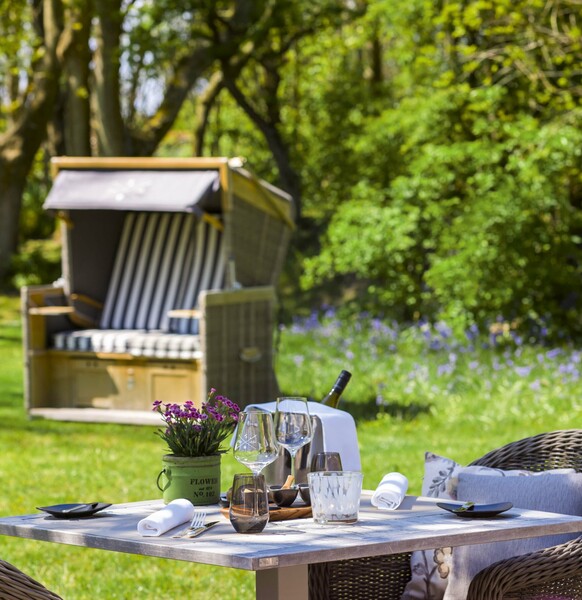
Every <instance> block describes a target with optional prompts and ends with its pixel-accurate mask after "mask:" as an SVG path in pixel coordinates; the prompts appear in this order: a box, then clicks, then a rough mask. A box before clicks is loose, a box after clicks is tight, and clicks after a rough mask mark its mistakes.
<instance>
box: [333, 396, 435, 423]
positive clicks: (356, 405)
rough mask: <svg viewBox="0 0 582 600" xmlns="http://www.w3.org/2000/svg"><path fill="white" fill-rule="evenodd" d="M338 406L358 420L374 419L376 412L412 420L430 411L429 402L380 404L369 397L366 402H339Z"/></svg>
mask: <svg viewBox="0 0 582 600" xmlns="http://www.w3.org/2000/svg"><path fill="white" fill-rule="evenodd" d="M339 408H340V409H341V410H345V411H346V412H348V413H350V414H351V415H352V417H354V419H355V420H356V422H358V421H374V420H375V419H376V417H377V415H378V414H385V415H389V416H391V417H394V418H396V419H401V420H403V421H412V420H413V419H415V418H416V417H418V416H419V415H422V414H427V413H429V412H430V409H431V405H430V404H422V403H421V402H411V403H409V404H401V403H399V402H386V403H385V404H383V405H382V406H380V407H379V406H377V405H376V399H375V398H373V399H370V400H369V401H368V402H349V401H343V402H340V405H339Z"/></svg>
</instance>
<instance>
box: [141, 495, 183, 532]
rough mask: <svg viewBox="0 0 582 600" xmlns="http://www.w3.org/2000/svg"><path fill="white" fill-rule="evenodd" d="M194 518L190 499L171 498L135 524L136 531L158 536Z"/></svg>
mask: <svg viewBox="0 0 582 600" xmlns="http://www.w3.org/2000/svg"><path fill="white" fill-rule="evenodd" d="M193 518H194V505H193V504H192V502H190V500H186V499H185V498H180V499H178V500H172V501H171V502H170V503H169V504H168V505H167V506H164V508H162V509H160V510H158V511H156V512H155V513H152V514H151V515H150V516H149V517H146V518H145V519H142V520H141V521H140V522H139V523H138V524H137V532H138V533H139V534H140V535H143V536H158V535H162V533H165V532H166V531H169V530H170V529H173V528H174V527H178V525H181V524H182V523H186V522H189V521H191V520H192V519H193Z"/></svg>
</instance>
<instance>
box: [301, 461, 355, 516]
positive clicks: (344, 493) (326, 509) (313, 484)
mask: <svg viewBox="0 0 582 600" xmlns="http://www.w3.org/2000/svg"><path fill="white" fill-rule="evenodd" d="M307 477H308V479H309V495H310V496H311V511H312V513H313V520H314V522H315V523H319V524H321V525H328V524H330V525H331V524H338V525H339V524H344V525H345V524H348V523H355V522H356V521H357V520H358V513H359V510H360V496H361V494H362V479H363V476H362V473H360V472H357V471H317V472H315V473H309V475H308V476H307Z"/></svg>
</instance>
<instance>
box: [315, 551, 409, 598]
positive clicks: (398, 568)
mask: <svg viewBox="0 0 582 600" xmlns="http://www.w3.org/2000/svg"><path fill="white" fill-rule="evenodd" d="M410 557H411V553H409V552H407V553H403V554H391V555H386V556H372V557H369V558H359V559H355V560H340V561H337V562H333V563H322V564H318V565H310V566H309V600H354V598H368V599H371V600H393V599H395V598H400V596H401V595H402V593H403V591H404V587H405V586H406V584H407V583H408V581H409V579H410Z"/></svg>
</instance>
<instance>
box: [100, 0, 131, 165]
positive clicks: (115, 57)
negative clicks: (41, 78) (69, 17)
mask: <svg viewBox="0 0 582 600" xmlns="http://www.w3.org/2000/svg"><path fill="white" fill-rule="evenodd" d="M95 13H96V15H97V17H98V18H97V24H96V27H95V39H96V46H97V48H96V50H95V52H94V54H93V61H94V74H95V103H96V106H95V108H96V111H97V118H96V119H95V128H96V133H97V140H98V144H99V154H100V155H101V156H124V155H126V154H129V153H128V152H126V148H125V144H124V133H125V125H124V123H123V118H122V113H121V101H120V87H119V66H120V60H119V58H120V56H119V55H120V47H119V38H120V36H121V18H122V17H121V2H120V1H119V0H96V1H95Z"/></svg>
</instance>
